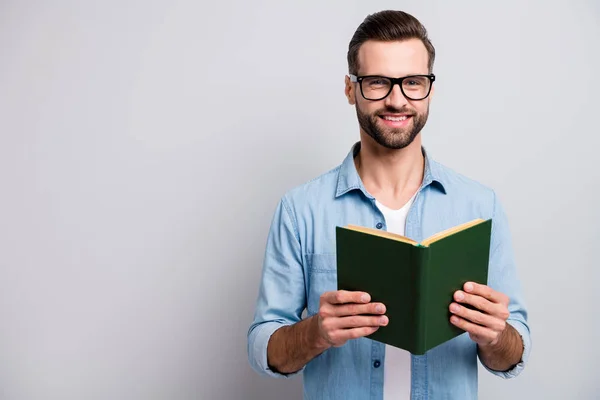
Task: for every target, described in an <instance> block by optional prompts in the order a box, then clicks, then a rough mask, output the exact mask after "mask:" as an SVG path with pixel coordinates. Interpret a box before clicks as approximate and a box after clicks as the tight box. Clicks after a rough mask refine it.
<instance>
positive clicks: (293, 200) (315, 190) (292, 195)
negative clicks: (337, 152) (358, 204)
mask: <svg viewBox="0 0 600 400" xmlns="http://www.w3.org/2000/svg"><path fill="white" fill-rule="evenodd" d="M340 169H341V165H338V166H336V167H334V168H332V169H330V170H328V171H326V172H324V173H322V174H320V175H318V176H316V177H314V178H312V179H311V180H309V181H306V182H304V183H302V184H300V185H297V186H295V187H292V188H290V189H288V190H287V191H286V192H285V193H284V194H283V198H282V202H283V203H284V205H286V206H288V207H290V208H293V209H297V208H304V207H307V206H311V205H314V204H319V203H323V202H326V201H328V200H333V199H334V198H335V192H336V188H337V183H338V178H339V173H340Z"/></svg>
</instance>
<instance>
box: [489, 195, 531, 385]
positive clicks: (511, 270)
mask: <svg viewBox="0 0 600 400" xmlns="http://www.w3.org/2000/svg"><path fill="white" fill-rule="evenodd" d="M489 285H490V287H491V288H492V289H494V290H497V291H499V292H501V293H504V294H505V295H507V296H508V297H509V299H510V303H509V306H508V311H509V312H510V316H509V317H508V320H507V323H509V324H510V325H511V326H513V327H514V328H515V330H516V331H517V332H518V333H519V335H521V338H522V340H523V355H522V357H521V360H520V362H519V363H518V364H516V365H515V366H513V367H512V368H511V369H510V370H508V371H495V370H492V369H490V368H488V367H487V366H486V365H485V364H483V363H482V364H483V366H484V367H485V368H486V369H487V370H488V371H490V372H491V373H492V374H494V375H497V376H500V377H502V378H507V379H508V378H514V377H516V376H518V375H519V374H520V373H521V371H523V369H524V368H525V365H526V364H527V362H528V360H529V354H530V352H531V334H530V330H529V324H528V321H527V309H526V307H525V301H524V296H523V291H522V285H521V282H520V281H519V277H518V274H517V267H516V264H515V257H514V254H513V248H512V239H511V234H510V230H509V226H508V219H507V216H506V213H505V212H504V209H503V207H502V206H501V204H500V201H499V200H498V198H497V196H496V194H495V193H494V211H493V217H492V237H491V244H490V263H489Z"/></svg>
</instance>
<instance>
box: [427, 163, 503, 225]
mask: <svg viewBox="0 0 600 400" xmlns="http://www.w3.org/2000/svg"><path fill="white" fill-rule="evenodd" d="M430 162H431V164H432V167H433V169H434V170H435V171H436V174H437V176H438V177H439V180H440V181H441V182H442V184H443V186H444V189H445V190H446V194H447V195H448V197H450V198H451V199H453V200H454V201H453V203H455V204H463V205H465V206H467V207H472V208H473V209H476V210H478V211H479V213H480V214H482V215H486V216H491V215H492V214H493V213H494V209H495V207H496V203H497V201H498V200H497V195H496V192H495V190H494V188H492V187H491V186H489V185H486V184H484V183H482V182H480V181H477V180H476V179H474V178H472V177H470V176H468V175H466V174H464V173H462V172H459V171H456V170H455V169H453V168H451V167H448V166H446V165H444V164H442V163H439V162H437V161H434V160H431V161H430Z"/></svg>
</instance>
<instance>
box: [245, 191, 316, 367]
mask: <svg viewBox="0 0 600 400" xmlns="http://www.w3.org/2000/svg"><path fill="white" fill-rule="evenodd" d="M305 306H306V291H305V287H304V269H303V266H302V250H301V245H300V237H299V234H298V224H297V221H296V219H295V217H294V214H293V212H292V209H291V208H290V202H289V201H288V200H287V198H286V197H285V196H284V197H283V198H282V199H281V201H280V202H279V204H278V205H277V208H276V210H275V213H274V216H273V219H272V222H271V227H270V230H269V234H268V237H267V244H266V249H265V256H264V261H263V267H262V273H261V280H260V285H259V291H258V297H257V301H256V308H255V312H254V320H253V321H252V324H251V325H250V328H249V329H248V335H247V340H248V359H249V362H250V365H251V367H252V368H253V369H254V370H255V371H257V372H258V373H259V374H261V375H266V376H272V377H278V378H284V377H291V376H294V375H296V374H298V373H299V372H301V371H302V370H300V371H297V372H296V373H293V374H280V373H278V372H277V371H274V370H272V369H271V368H269V365H268V362H267V345H268V344H269V340H270V338H271V335H273V333H275V331H276V330H277V329H279V328H281V327H283V326H286V325H292V324H294V323H296V322H298V321H300V320H301V318H302V312H303V310H304V308H305Z"/></svg>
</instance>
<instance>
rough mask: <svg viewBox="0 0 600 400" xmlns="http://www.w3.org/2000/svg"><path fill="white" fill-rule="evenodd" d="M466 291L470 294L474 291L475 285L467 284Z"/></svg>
mask: <svg viewBox="0 0 600 400" xmlns="http://www.w3.org/2000/svg"><path fill="white" fill-rule="evenodd" d="M465 290H466V291H467V292H470V291H471V290H473V284H472V283H467V284H466V285H465Z"/></svg>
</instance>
